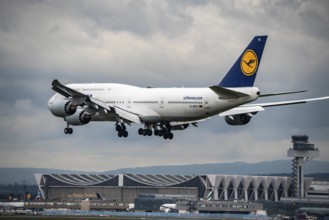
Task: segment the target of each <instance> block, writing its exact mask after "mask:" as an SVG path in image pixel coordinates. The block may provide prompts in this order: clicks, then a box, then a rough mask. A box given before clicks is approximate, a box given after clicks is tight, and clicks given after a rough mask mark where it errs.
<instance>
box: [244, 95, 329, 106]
mask: <svg viewBox="0 0 329 220" xmlns="http://www.w3.org/2000/svg"><path fill="white" fill-rule="evenodd" d="M325 99H329V96H325V97H319V98H313V99H301V100H292V101H282V102H268V103H259V104H250V105H245V106H246V107H253V106H261V107H275V106H282V105H296V104H303V103H307V102H313V101H320V100H325Z"/></svg>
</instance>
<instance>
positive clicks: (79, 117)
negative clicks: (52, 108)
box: [65, 109, 91, 125]
mask: <svg viewBox="0 0 329 220" xmlns="http://www.w3.org/2000/svg"><path fill="white" fill-rule="evenodd" d="M65 120H66V122H67V123H68V124H70V125H85V124H88V123H89V122H90V120H91V115H90V114H88V113H87V112H86V111H84V110H83V109H78V110H76V112H75V113H74V114H73V115H69V116H66V117H65Z"/></svg>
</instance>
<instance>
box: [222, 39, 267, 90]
mask: <svg viewBox="0 0 329 220" xmlns="http://www.w3.org/2000/svg"><path fill="white" fill-rule="evenodd" d="M266 39H267V36H255V37H254V39H252V41H251V42H250V44H249V45H248V47H247V48H246V49H245V50H244V51H243V53H242V54H241V55H240V57H239V59H238V60H237V61H236V62H235V63H234V65H233V66H232V67H231V69H230V71H228V73H227V74H226V76H225V77H224V79H223V80H222V81H221V82H220V83H219V84H218V86H220V87H252V86H253V85H254V81H255V78H256V75H257V71H258V67H259V64H260V61H261V59H262V54H263V50H264V47H265V43H266Z"/></svg>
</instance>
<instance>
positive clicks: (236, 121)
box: [225, 114, 252, 125]
mask: <svg viewBox="0 0 329 220" xmlns="http://www.w3.org/2000/svg"><path fill="white" fill-rule="evenodd" d="M251 117H252V116H251V115H249V114H240V115H231V116H225V121H226V123H227V124H229V125H245V124H248V123H249V122H250V119H251Z"/></svg>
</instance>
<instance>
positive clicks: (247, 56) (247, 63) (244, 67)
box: [240, 50, 258, 76]
mask: <svg viewBox="0 0 329 220" xmlns="http://www.w3.org/2000/svg"><path fill="white" fill-rule="evenodd" d="M240 66H241V71H242V72H243V74H244V75H246V76H252V75H253V74H254V73H255V72H256V70H257V67H258V58H257V55H256V53H255V51H253V50H247V51H246V52H244V54H243V55H242V58H241V64H240Z"/></svg>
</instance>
